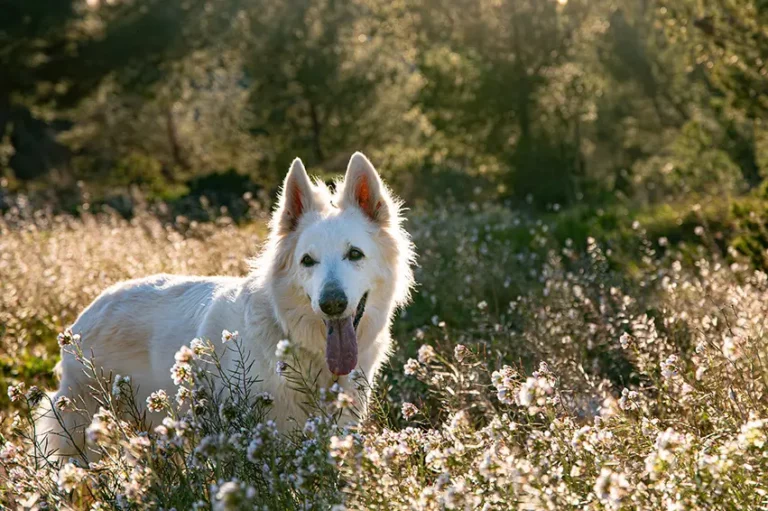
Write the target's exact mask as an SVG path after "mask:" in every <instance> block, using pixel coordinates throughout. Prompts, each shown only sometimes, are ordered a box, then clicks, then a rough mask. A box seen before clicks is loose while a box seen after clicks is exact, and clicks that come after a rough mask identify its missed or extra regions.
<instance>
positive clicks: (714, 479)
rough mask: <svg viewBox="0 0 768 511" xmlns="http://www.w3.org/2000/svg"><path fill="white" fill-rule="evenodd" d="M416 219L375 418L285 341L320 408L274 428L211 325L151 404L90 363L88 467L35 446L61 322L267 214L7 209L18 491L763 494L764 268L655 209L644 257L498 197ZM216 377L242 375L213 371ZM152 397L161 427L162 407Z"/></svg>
mask: <svg viewBox="0 0 768 511" xmlns="http://www.w3.org/2000/svg"><path fill="white" fill-rule="evenodd" d="M409 229H410V230H411V232H412V234H413V236H414V239H415V242H416V245H417V247H418V250H419V253H420V268H419V269H418V272H417V280H418V282H419V283H420V288H419V290H418V293H417V296H416V300H415V302H414V304H413V305H412V306H411V307H409V308H408V309H406V310H405V311H404V312H403V313H402V314H401V317H400V318H399V319H398V320H397V321H396V324H395V326H394V331H395V333H396V342H397V346H396V353H395V355H394V357H393V359H392V362H391V364H390V366H389V367H388V368H387V369H386V371H385V372H384V374H383V375H381V377H380V378H379V381H378V384H377V386H376V389H375V392H374V399H373V403H371V406H370V414H369V416H368V417H367V419H366V420H365V421H363V422H362V424H361V425H360V426H359V427H358V428H355V429H349V428H342V427H340V426H339V425H337V424H336V418H337V417H338V416H339V414H341V413H344V412H345V410H347V409H348V407H350V406H354V405H353V404H354V402H355V396H346V395H344V394H343V393H340V392H339V389H336V388H331V389H318V388H314V387H313V385H312V384H311V381H312V380H311V379H309V378H305V377H304V376H303V375H302V374H301V369H300V368H298V367H296V366H295V364H291V363H290V362H291V361H290V360H287V362H286V364H285V366H284V367H283V377H284V380H285V384H286V385H291V386H294V387H298V388H300V390H301V391H302V392H304V393H305V394H306V395H307V397H308V399H307V403H308V406H309V407H310V408H311V410H312V411H313V418H311V419H310V420H308V421H307V422H306V423H305V424H301V425H297V428H296V430H295V431H293V432H291V433H289V434H285V435H281V434H278V433H277V432H276V430H275V429H274V427H273V426H272V425H271V423H270V422H269V421H268V413H269V406H270V396H267V395H264V394H262V393H261V392H260V391H259V390H258V382H248V381H245V380H243V379H242V378H237V377H231V376H227V375H222V374H221V366H220V364H218V363H217V360H216V357H215V355H214V352H213V350H212V349H210V346H209V345H208V344H206V342H207V341H208V340H196V341H195V342H194V343H193V345H192V346H191V347H190V348H189V349H187V350H182V351H180V352H179V354H177V361H180V363H182V364H188V366H189V367H188V369H189V370H188V371H187V372H185V373H184V374H186V375H187V376H186V377H184V378H178V379H177V380H178V381H179V386H178V388H176V389H164V391H165V392H157V393H155V394H154V395H153V396H152V397H151V398H150V402H148V403H136V402H135V400H134V399H133V398H132V395H133V394H132V387H131V382H130V380H126V379H125V378H123V377H122V376H121V377H120V378H119V379H118V378H117V375H101V374H98V372H97V371H95V370H93V369H91V370H92V372H94V373H96V374H94V392H95V393H96V394H97V397H98V399H100V401H101V402H102V411H101V412H100V413H99V414H98V415H97V417H95V418H94V419H93V421H92V422H91V426H90V428H89V429H88V432H89V434H88V440H89V442H88V444H87V445H88V447H87V449H88V450H89V451H91V452H92V454H91V459H94V455H98V456H97V457H98V461H92V462H91V463H88V460H87V459H86V457H75V458H73V459H69V460H59V459H56V458H53V457H48V458H46V457H44V456H40V455H39V448H40V447H44V446H38V451H37V452H38V454H37V455H35V452H36V451H35V448H34V446H33V444H34V440H33V437H32V436H31V427H32V423H31V422H30V419H31V418H33V417H34V414H35V413H36V412H35V404H36V403H37V402H38V401H40V400H41V399H47V398H46V397H45V396H44V395H43V394H42V393H41V392H40V390H38V388H33V387H32V385H33V384H35V383H38V384H39V383H50V380H49V379H47V378H45V377H43V375H42V374H41V373H44V372H45V371H47V370H48V369H49V366H48V365H45V364H42V365H41V364H39V363H37V362H32V361H37V360H39V359H48V360H51V361H53V360H54V359H55V355H54V353H55V349H54V348H55V347H57V346H56V345H55V342H54V341H53V339H55V337H56V335H55V334H56V333H58V332H62V331H64V329H65V328H66V326H67V324H69V323H70V322H71V321H72V320H73V319H74V316H75V314H76V313H77V312H78V311H79V310H80V309H81V308H82V307H84V306H85V305H87V303H88V302H89V301H90V300H91V299H92V298H93V297H94V296H95V294H97V293H98V292H99V291H100V290H101V289H102V288H104V287H106V286H107V285H108V284H110V283H112V282H114V281H117V280H120V279H123V278H129V277H135V276H140V275H146V274H149V273H153V272H157V271H172V272H183V273H203V274H210V273H227V274H241V273H242V272H244V271H246V266H245V258H246V257H247V256H250V255H253V253H254V252H255V250H256V249H257V246H258V243H257V238H258V236H257V235H256V233H257V232H258V229H255V230H253V229H243V228H237V227H235V226H234V225H231V224H228V223H226V222H223V223H222V224H221V225H218V226H214V225H201V226H188V227H182V228H179V227H178V226H174V227H171V226H167V225H163V224H162V223H160V222H159V221H157V220H156V219H155V218H154V217H151V216H148V215H145V216H140V217H138V218H137V219H135V220H133V221H130V222H128V221H124V220H119V219H117V218H115V217H113V216H98V217H96V216H93V217H88V216H87V217H85V218H84V219H82V220H72V219H65V218H58V219H57V218H51V217H41V218H37V219H29V220H25V221H23V222H18V221H16V222H10V221H8V220H6V221H5V223H4V224H2V225H0V233H2V237H1V238H0V281H2V282H3V285H4V293H2V296H0V320H1V322H2V324H3V325H4V330H5V331H4V337H3V339H2V344H1V346H2V349H3V350H4V358H5V360H7V361H8V362H7V365H6V368H5V371H6V377H7V378H9V379H13V380H14V383H15V385H14V386H12V387H10V389H9V398H10V399H11V400H13V403H12V406H8V407H6V408H5V410H6V411H5V412H2V413H4V414H6V416H7V417H8V420H7V421H6V427H5V430H6V432H7V434H6V437H5V439H4V440H3V441H2V447H0V467H1V468H0V481H1V482H0V498H2V499H4V502H5V503H7V504H9V505H14V504H15V505H16V506H17V507H29V508H37V509H43V508H45V507H46V506H47V507H48V508H51V507H53V508H61V509H66V508H71V509H88V508H91V509H158V508H163V509H171V508H176V509H179V510H181V509H329V508H336V509H345V508H346V509H430V510H431V509H435V510H437V509H499V510H507V509H521V510H533V509H548V510H555V509H556V510H560V509H574V510H575V509H579V510H580V509H593V510H603V509H606V510H629V509H648V510H656V509H673V510H683V509H686V510H687V509H692V510H693V509H700V510H705V509H706V510H712V509H734V510H736V509H755V510H757V509H765V508H766V506H768V493H767V492H768V482H767V481H768V456H766V454H765V453H766V452H768V451H766V445H765V442H766V433H767V431H766V425H767V424H766V422H765V420H766V419H768V395H767V392H768V367H767V366H766V364H768V342H767V340H766V334H765V332H766V327H767V326H768V319H767V318H768V314H766V313H768V277H767V276H766V275H765V274H764V273H761V272H755V271H753V270H751V269H750V268H749V267H748V266H747V265H745V264H742V263H740V262H739V260H738V258H737V257H736V256H735V255H734V254H727V255H722V254H719V253H718V252H717V247H716V246H714V245H709V244H707V243H706V242H703V243H702V244H701V246H699V247H696V248H694V249H690V248H687V249H686V250H685V251H682V250H679V248H678V247H674V246H670V244H669V243H668V242H667V241H666V240H665V239H661V240H647V239H645V238H644V235H643V232H642V226H638V228H637V243H636V247H637V251H636V253H635V254H633V256H634V259H633V261H632V265H631V268H630V270H631V271H628V270H627V265H626V260H624V261H623V262H622V264H621V265H619V263H618V262H617V258H616V257H615V255H616V254H614V253H613V252H612V251H611V247H605V246H602V245H601V243H600V241H599V240H593V239H578V240H572V241H568V240H566V241H564V242H560V241H557V240H555V239H554V238H553V237H552V235H551V232H552V226H551V225H548V224H546V223H543V222H538V221H535V220H531V219H529V218H527V217H525V216H523V215H519V214H516V213H513V212H509V211H506V210H504V209H502V208H496V207H487V208H468V209H457V208H445V209H441V210H437V211H431V212H428V213H415V214H413V215H412V218H411V221H410V227H409ZM702 234H703V238H702V240H704V241H706V233H705V232H703V233H702ZM705 247H706V248H705ZM625 255H626V254H624V256H625ZM726 256H727V257H726ZM726 261H727V262H726ZM60 339H61V340H62V344H65V345H66V348H65V349H75V350H76V349H77V343H76V339H75V338H74V337H72V336H71V335H69V334H68V333H64V334H63V335H62V336H61V337H60ZM190 341H192V340H190ZM210 341H212V342H220V341H219V340H217V339H213V340H210ZM232 349H234V346H233V348H232ZM281 350H282V351H283V355H285V356H287V357H290V349H286V346H281ZM244 355H245V357H244V358H246V359H247V354H244ZM82 359H83V363H84V370H86V371H87V370H88V361H87V358H86V357H82ZM17 361H18V362H21V365H22V366H24V367H27V366H29V367H28V368H27V370H26V372H25V371H18V370H16V369H14V368H16V367H18V365H19V363H18V362H17ZM35 364H37V365H35ZM244 364H245V362H244ZM243 367H245V366H243ZM14 371H15V372H14ZM124 376H125V375H124ZM213 377H218V378H219V379H220V380H224V381H227V382H230V383H229V384H226V385H230V386H233V388H230V389H228V391H227V392H223V393H221V392H219V390H221V387H217V389H219V390H214V388H213V387H212V385H211V378H213ZM20 383H24V384H25V386H21V385H19V384H20ZM226 385H225V386H226ZM53 405H54V407H55V406H59V407H74V408H76V407H77V406H78V405H77V403H72V402H64V403H54V404H53ZM147 406H149V407H150V408H151V409H153V410H158V411H161V412H163V413H165V414H166V415H167V418H166V419H165V420H163V422H162V424H159V425H158V424H153V425H152V427H151V428H149V427H148V425H147V424H144V421H143V420H142V410H143V409H144V408H146V407H147ZM147 429H149V431H147Z"/></svg>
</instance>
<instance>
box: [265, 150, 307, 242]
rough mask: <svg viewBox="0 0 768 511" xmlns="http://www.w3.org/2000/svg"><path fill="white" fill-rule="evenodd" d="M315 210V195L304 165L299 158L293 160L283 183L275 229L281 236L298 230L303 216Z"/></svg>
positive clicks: (276, 213)
mask: <svg viewBox="0 0 768 511" xmlns="http://www.w3.org/2000/svg"><path fill="white" fill-rule="evenodd" d="M313 209H315V194H314V188H313V186H312V182H311V181H310V180H309V176H308V175H307V171H306V169H305V168H304V164H303V163H302V162H301V160H300V159H299V158H296V159H295V160H293V163H291V169H290V170H289V171H288V175H287V176H285V181H284V182H283V190H282V192H281V193H280V200H279V202H278V208H277V211H276V212H275V219H276V220H277V222H276V223H275V227H276V228H277V230H278V232H279V233H280V234H287V233H289V232H291V231H294V230H296V227H297V226H298V225H299V220H300V219H301V217H302V215H304V214H306V213H307V212H308V211H311V210H313Z"/></svg>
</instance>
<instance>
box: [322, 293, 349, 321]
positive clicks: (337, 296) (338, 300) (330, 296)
mask: <svg viewBox="0 0 768 511" xmlns="http://www.w3.org/2000/svg"><path fill="white" fill-rule="evenodd" d="M347 303H348V302H347V295H346V294H344V290H342V289H341V288H340V287H338V286H326V287H325V288H324V289H323V292H322V294H321V295H320V310H322V311H323V312H325V313H326V314H328V315H329V316H338V315H340V314H343V313H344V311H345V310H347Z"/></svg>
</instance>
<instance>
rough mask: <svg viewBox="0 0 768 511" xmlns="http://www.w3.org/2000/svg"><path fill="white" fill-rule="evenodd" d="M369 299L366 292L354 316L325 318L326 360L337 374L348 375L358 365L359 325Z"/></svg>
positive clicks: (331, 369)
mask: <svg viewBox="0 0 768 511" xmlns="http://www.w3.org/2000/svg"><path fill="white" fill-rule="evenodd" d="M367 300H368V293H365V294H364V295H363V297H362V298H361V299H360V302H359V303H358V304H357V309H356V311H355V315H354V316H348V317H346V318H340V319H326V320H325V327H326V328H327V337H326V345H325V361H326V362H327V363H328V369H329V370H330V371H331V373H333V374H335V375H337V376H344V375H347V374H349V373H351V372H352V370H353V369H354V368H355V366H357V327H358V325H359V324H360V320H361V319H363V314H364V313H365V302H366V301H367Z"/></svg>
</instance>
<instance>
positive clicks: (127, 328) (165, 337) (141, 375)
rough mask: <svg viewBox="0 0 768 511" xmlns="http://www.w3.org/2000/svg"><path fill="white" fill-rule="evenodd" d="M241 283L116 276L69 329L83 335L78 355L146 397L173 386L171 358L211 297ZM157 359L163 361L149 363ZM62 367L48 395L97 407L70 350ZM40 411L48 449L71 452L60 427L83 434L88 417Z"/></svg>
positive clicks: (220, 279) (192, 333) (189, 335)
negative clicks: (53, 390)
mask: <svg viewBox="0 0 768 511" xmlns="http://www.w3.org/2000/svg"><path fill="white" fill-rule="evenodd" d="M240 282H242V279H238V278H234V277H188V276H178V275H166V274H163V275H153V276H151V277H147V278H143V279H137V280H130V281H126V282H121V283H119V284H116V285H114V286H112V287H110V288H108V289H107V290H106V291H104V292H103V293H102V294H101V295H100V296H99V297H98V298H97V299H96V300H95V301H94V302H93V303H92V304H91V305H90V306H89V307H88V308H87V309H85V310H84V311H83V313H82V314H81V315H80V317H78V319H77V321H76V322H75V324H74V325H73V326H72V331H73V332H74V333H77V334H79V335H80V336H81V341H80V346H81V347H82V352H83V355H84V356H85V357H86V358H88V359H91V360H92V361H93V363H94V366H95V367H96V368H98V369H101V368H103V370H104V374H105V375H106V374H109V373H112V375H117V374H120V375H130V376H131V378H132V381H133V383H134V387H138V388H137V389H136V392H137V396H136V397H137V398H138V399H140V400H143V399H145V398H146V395H148V394H149V393H150V392H152V391H154V390H157V389H158V388H165V389H172V388H173V383H172V380H171V376H170V372H169V371H168V370H167V368H168V364H169V362H168V361H169V360H170V361H172V360H173V356H174V353H176V351H177V350H178V349H179V348H180V347H181V346H182V345H184V344H188V343H189V341H190V340H191V339H193V338H194V337H195V335H196V334H197V330H198V327H199V325H200V323H201V322H202V321H203V318H204V317H205V314H206V312H207V311H208V309H209V307H210V305H211V303H212V301H213V299H214V297H216V296H219V295H221V294H226V293H228V292H229V293H233V292H235V291H236V290H237V289H238V288H239V286H238V284H239V283H240ZM157 364H162V365H163V367H162V368H160V367H154V366H155V365H157ZM59 371H60V375H61V376H60V377H61V384H60V386H59V391H58V392H57V393H56V394H55V395H54V396H53V398H52V400H53V401H54V402H55V401H56V400H57V399H59V398H60V397H61V396H66V397H69V398H71V399H73V400H75V401H76V403H77V405H78V406H82V405H85V408H86V409H87V410H88V412H89V413H91V414H92V413H94V412H95V411H96V410H95V408H96V403H95V402H93V400H92V399H88V396H89V392H88V391H87V388H88V385H89V384H92V383H93V382H89V381H88V378H87V376H86V375H85V374H84V372H83V366H82V363H81V362H79V361H77V360H76V357H75V355H74V354H73V353H72V352H71V348H63V349H62V359H61V364H60V366H59ZM78 399H85V400H86V401H85V403H82V402H78ZM43 413H44V414H45V417H44V419H43V420H42V421H41V423H40V424H39V427H38V437H39V438H41V439H43V442H44V443H45V444H47V445H46V450H47V451H49V452H52V451H54V450H58V451H59V455H73V454H75V452H73V451H74V450H75V449H74V446H73V445H71V441H69V439H68V438H64V437H62V436H61V435H60V434H59V432H61V431H62V426H65V427H66V428H67V429H68V430H70V432H72V430H74V432H75V434H76V435H78V436H80V437H82V431H83V426H85V425H87V424H83V422H87V421H86V420H85V418H84V417H81V416H79V414H74V413H72V414H67V413H64V414H60V417H59V418H56V417H55V416H54V414H53V411H52V410H50V407H46V409H45V410H44V411H43ZM60 422H63V424H60ZM51 433H53V434H51ZM43 437H44V438H43ZM75 440H76V442H77V443H80V442H79V439H75Z"/></svg>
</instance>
